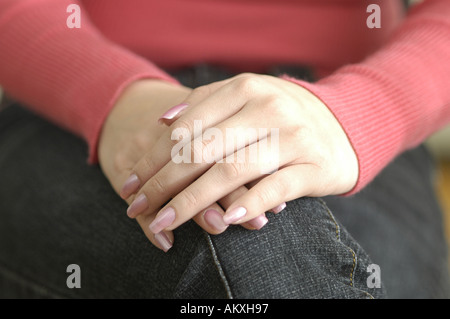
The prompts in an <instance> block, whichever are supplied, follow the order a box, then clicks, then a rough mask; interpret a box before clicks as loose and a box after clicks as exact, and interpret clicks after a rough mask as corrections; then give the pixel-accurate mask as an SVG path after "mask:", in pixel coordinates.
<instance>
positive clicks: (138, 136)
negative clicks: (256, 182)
mask: <svg viewBox="0 0 450 319" xmlns="http://www.w3.org/2000/svg"><path fill="white" fill-rule="evenodd" d="M191 92H192V89H190V88H187V87H183V86H181V85H174V84H170V83H168V82H164V81H161V80H140V81H136V82H134V83H132V84H131V85H130V86H129V87H127V88H126V89H125V90H124V92H123V93H122V94H121V96H120V97H119V99H118V100H117V102H116V104H115V105H114V107H113V109H112V110H111V112H110V114H109V115H108V117H107V119H106V121H105V123H104V125H103V129H102V133H101V135H100V139H99V146H98V155H99V163H100V166H101V168H102V170H103V173H104V174H105V176H106V177H107V178H108V180H109V181H110V183H111V185H112V187H113V188H114V190H115V191H116V192H117V194H119V195H120V196H121V197H122V198H123V199H125V200H126V202H127V203H128V204H131V203H132V202H133V200H134V199H135V195H133V194H125V193H127V192H125V193H124V190H123V189H122V185H123V184H124V183H125V181H126V180H127V179H128V177H129V176H130V175H131V174H132V173H133V171H132V169H133V167H135V165H136V163H137V162H138V161H139V160H141V159H142V158H143V157H144V155H145V154H147V153H148V152H149V150H151V149H152V147H153V146H154V144H155V143H156V141H157V140H158V139H159V138H160V137H161V136H162V134H163V132H164V131H166V130H168V128H167V126H166V125H162V124H159V123H158V119H159V118H160V116H161V115H162V114H163V113H165V112H166V111H167V110H168V109H169V108H171V107H173V106H174V105H177V104H179V103H180V102H181V101H183V100H184V99H185V98H186V97H187V96H188V95H189V94H190V93H191ZM166 151H167V152H168V154H170V151H171V150H170V149H168V150H166ZM142 180H144V179H142ZM137 187H139V185H137ZM247 190H248V189H247V188H246V187H244V186H243V187H240V188H239V189H237V190H235V191H234V192H232V193H230V194H229V195H227V196H226V197H224V198H222V199H221V200H220V201H219V203H220V206H219V204H217V203H216V204H214V205H212V206H211V207H209V208H208V209H205V210H204V211H202V212H199V213H198V214H197V215H196V216H195V217H194V218H193V219H194V220H195V221H196V222H197V224H199V225H200V226H201V227H202V228H203V229H204V230H206V231H207V232H208V233H210V234H218V233H221V232H223V231H225V229H226V225H220V221H221V218H218V216H214V213H212V212H211V211H215V212H219V214H222V215H223V214H224V212H223V209H222V208H221V206H222V207H224V208H225V209H226V208H227V207H228V205H230V204H231V203H232V202H233V201H234V200H235V199H236V198H239V197H240V196H242V194H243V193H245V192H246V191H247ZM175 195H176V193H174V194H173V196H175ZM207 212H208V213H207ZM152 213H156V211H155V212H149V214H146V216H138V217H137V218H136V219H137V222H138V223H139V225H140V226H141V228H142V230H143V231H144V233H145V235H146V236H147V237H148V239H149V240H150V241H151V242H152V243H153V244H154V245H155V246H157V247H158V248H160V249H162V250H164V251H167V250H168V249H169V248H170V247H171V244H172V243H173V241H174V239H173V233H172V232H171V231H166V232H164V235H162V234H158V235H157V236H156V237H155V234H153V233H151V232H150V230H149V228H148V226H149V225H150V223H151V222H152V221H153V219H154V217H155V214H152ZM206 213H207V214H206ZM218 222H219V224H217V223H218ZM255 225H258V221H256V224H255V223H252V222H249V223H246V224H243V225H242V226H244V227H245V228H247V229H255V228H258V227H257V226H256V227H255ZM167 240H168V241H169V242H167Z"/></svg>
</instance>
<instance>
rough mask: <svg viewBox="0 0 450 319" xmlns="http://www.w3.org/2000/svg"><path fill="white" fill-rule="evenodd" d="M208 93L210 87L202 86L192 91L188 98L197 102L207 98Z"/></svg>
mask: <svg viewBox="0 0 450 319" xmlns="http://www.w3.org/2000/svg"><path fill="white" fill-rule="evenodd" d="M210 93H211V89H210V87H209V86H208V85H202V86H199V87H196V88H195V89H194V90H192V93H191V96H190V97H191V98H192V99H194V100H198V99H202V98H204V97H206V96H208V95H209V94H210Z"/></svg>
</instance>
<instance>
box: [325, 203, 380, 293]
mask: <svg viewBox="0 0 450 319" xmlns="http://www.w3.org/2000/svg"><path fill="white" fill-rule="evenodd" d="M319 202H320V203H321V205H322V207H323V208H324V209H325V210H326V211H327V213H328V216H329V217H330V219H331V220H332V221H333V223H334V225H335V227H336V239H337V240H338V241H339V242H340V243H342V241H341V230H340V229H341V228H340V227H339V225H338V223H337V221H336V219H335V218H334V216H333V213H332V212H331V211H330V209H329V208H328V206H327V204H326V203H325V202H324V200H323V199H321V198H319ZM342 244H343V245H345V244H344V243H342ZM345 247H347V249H348V250H349V251H350V252H351V254H352V258H353V265H352V270H351V272H350V287H352V288H355V289H358V288H356V287H355V286H354V285H353V278H354V274H355V269H356V265H357V262H358V259H357V257H356V253H355V252H354V251H353V249H352V248H350V247H349V246H347V245H345ZM358 290H359V291H362V292H363V293H365V294H366V295H367V296H369V298H371V299H375V298H374V297H373V296H372V295H371V294H370V293H368V292H367V291H365V290H362V289H358Z"/></svg>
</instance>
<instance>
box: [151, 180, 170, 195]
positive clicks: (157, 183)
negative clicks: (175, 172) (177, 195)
mask: <svg viewBox="0 0 450 319" xmlns="http://www.w3.org/2000/svg"><path fill="white" fill-rule="evenodd" d="M149 188H150V189H151V190H152V191H153V192H154V193H156V194H166V193H167V187H166V185H165V183H164V182H162V181H161V179H160V178H159V177H158V176H154V177H153V178H152V179H150V185H149Z"/></svg>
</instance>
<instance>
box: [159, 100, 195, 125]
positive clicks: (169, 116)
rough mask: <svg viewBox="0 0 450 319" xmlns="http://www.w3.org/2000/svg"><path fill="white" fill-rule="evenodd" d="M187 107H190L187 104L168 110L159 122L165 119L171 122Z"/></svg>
mask: <svg viewBox="0 0 450 319" xmlns="http://www.w3.org/2000/svg"><path fill="white" fill-rule="evenodd" d="M187 107H188V105H187V104H186V103H182V104H178V105H175V106H174V107H171V108H170V109H169V110H167V112H166V113H164V114H163V115H161V117H160V118H159V120H158V121H161V120H163V119H166V120H171V119H173V118H174V117H175V116H177V114H178V113H180V112H181V111H183V110H184V109H185V108H187Z"/></svg>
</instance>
